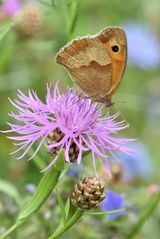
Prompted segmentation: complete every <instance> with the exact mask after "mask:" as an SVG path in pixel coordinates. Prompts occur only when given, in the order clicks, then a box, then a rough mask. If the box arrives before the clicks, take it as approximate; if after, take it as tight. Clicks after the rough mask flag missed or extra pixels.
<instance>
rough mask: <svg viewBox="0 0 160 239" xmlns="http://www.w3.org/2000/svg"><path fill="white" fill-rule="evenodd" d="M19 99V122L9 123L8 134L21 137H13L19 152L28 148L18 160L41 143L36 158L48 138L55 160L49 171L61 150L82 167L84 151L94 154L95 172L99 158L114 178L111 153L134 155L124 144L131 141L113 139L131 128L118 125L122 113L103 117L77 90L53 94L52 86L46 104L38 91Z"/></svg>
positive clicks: (30, 92)
mask: <svg viewBox="0 0 160 239" xmlns="http://www.w3.org/2000/svg"><path fill="white" fill-rule="evenodd" d="M18 97H19V100H15V101H14V102H12V101H11V103H12V104H13V105H14V106H15V107H16V108H17V110H18V113H17V114H15V113H11V114H10V116H11V117H13V118H14V119H15V120H17V122H18V123H17V124H11V123H8V125H9V126H10V127H11V129H10V130H8V131H5V132H9V133H17V134H18V136H17V135H16V136H11V137H9V138H10V139H13V140H15V141H17V142H18V143H15V145H17V146H19V148H18V150H16V151H15V152H18V151H21V150H22V149H24V148H25V151H24V152H23V153H22V155H21V156H20V157H18V159H21V158H23V157H24V155H26V154H27V153H28V151H29V150H30V148H31V147H32V146H33V144H34V143H35V142H36V141H39V144H38V147H37V149H36V150H35V152H34V154H33V155H32V157H31V158H33V157H34V155H35V154H36V153H37V152H38V150H39V149H40V148H41V145H42V144H43V143H44V142H45V141H46V139H47V138H48V141H49V142H48V146H47V147H48V150H49V151H50V152H51V153H52V155H53V156H54V157H53V160H52V162H51V163H50V164H49V165H48V167H47V169H48V168H49V167H51V166H52V165H53V164H54V162H55V161H56V160H57V153H58V152H59V151H60V150H61V149H65V160H66V162H68V163H71V161H72V157H71V156H74V157H75V159H76V161H77V163H78V164H80V163H81V160H82V154H83V152H86V151H91V153H92V160H93V165H94V170H95V172H96V162H95V158H97V159H98V160H99V161H100V162H101V163H102V165H103V166H104V167H105V169H106V170H107V172H108V173H109V175H110V169H109V163H108V155H107V152H108V153H111V154H112V152H113V151H114V150H120V151H123V152H126V153H130V149H129V148H127V147H125V146H124V145H125V144H126V143H127V142H129V141H131V139H125V138H116V137H113V136H112V135H113V134H116V133H117V132H118V131H120V130H123V129H125V128H126V127H128V126H127V125H126V124H125V123H124V122H123V121H122V122H116V118H117V117H118V116H119V113H117V114H115V115H113V116H109V115H106V116H105V117H102V116H101V108H100V107H99V106H98V104H96V103H92V102H91V100H90V99H86V98H80V96H79V95H78V94H77V92H76V91H75V90H74V88H73V89H68V90H67V91H66V93H65V94H62V95H60V93H59V90H58V84H57V85H56V86H55V89H54V91H53V92H51V89H50V86H48V87H47V96H46V103H43V102H42V101H41V100H40V99H39V98H38V96H37V94H36V92H34V91H29V94H28V96H26V95H24V94H23V93H22V92H21V91H19V93H18ZM31 158H30V159H31Z"/></svg>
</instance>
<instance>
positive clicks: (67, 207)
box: [65, 198, 70, 219]
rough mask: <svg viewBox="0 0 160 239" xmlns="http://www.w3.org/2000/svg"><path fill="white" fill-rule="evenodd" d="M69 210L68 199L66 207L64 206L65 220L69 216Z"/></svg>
mask: <svg viewBox="0 0 160 239" xmlns="http://www.w3.org/2000/svg"><path fill="white" fill-rule="evenodd" d="M69 209H70V198H68V200H67V202H66V205H65V214H66V219H67V218H68V215H69Z"/></svg>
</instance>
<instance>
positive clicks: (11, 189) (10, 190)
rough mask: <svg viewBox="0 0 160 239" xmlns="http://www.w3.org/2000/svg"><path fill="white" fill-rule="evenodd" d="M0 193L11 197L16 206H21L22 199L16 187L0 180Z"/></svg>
mask: <svg viewBox="0 0 160 239" xmlns="http://www.w3.org/2000/svg"><path fill="white" fill-rule="evenodd" d="M0 191H1V192H3V193H5V194H7V195H8V196H9V197H11V198H12V199H13V200H14V201H15V202H16V203H17V205H20V204H21V202H22V198H21V196H20V194H19V192H18V191H17V189H16V187H15V186H14V185H12V184H11V183H10V182H8V181H5V180H3V179H0Z"/></svg>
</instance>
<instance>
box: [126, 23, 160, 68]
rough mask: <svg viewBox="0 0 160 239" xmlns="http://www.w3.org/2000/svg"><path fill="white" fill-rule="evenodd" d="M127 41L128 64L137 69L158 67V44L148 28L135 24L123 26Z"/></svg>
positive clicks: (159, 61) (159, 47)
mask: <svg viewBox="0 0 160 239" xmlns="http://www.w3.org/2000/svg"><path fill="white" fill-rule="evenodd" d="M123 28H124V29H125V31H126V34H127V41H128V62H129V63H130V64H133V65H135V66H137V67H139V68H143V69H154V68H156V67H158V66H159V65H160V44H159V42H158V39H157V37H156V34H155V33H154V31H152V29H150V28H149V27H148V26H145V25H142V24H140V23H138V22H137V23H136V22H128V23H126V24H123Z"/></svg>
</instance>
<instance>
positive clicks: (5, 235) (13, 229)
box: [0, 223, 21, 239]
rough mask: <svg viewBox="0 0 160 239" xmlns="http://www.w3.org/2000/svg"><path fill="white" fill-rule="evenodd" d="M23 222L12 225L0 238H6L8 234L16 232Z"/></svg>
mask: <svg viewBox="0 0 160 239" xmlns="http://www.w3.org/2000/svg"><path fill="white" fill-rule="evenodd" d="M20 226H21V224H19V225H18V224H17V223H16V224H14V225H13V226H12V227H10V228H9V229H8V230H7V231H6V232H5V233H4V234H3V235H2V236H0V239H4V238H6V237H7V236H9V235H10V234H11V233H12V232H14V231H15V230H16V229H17V228H18V227H20Z"/></svg>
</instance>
